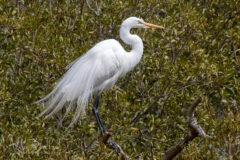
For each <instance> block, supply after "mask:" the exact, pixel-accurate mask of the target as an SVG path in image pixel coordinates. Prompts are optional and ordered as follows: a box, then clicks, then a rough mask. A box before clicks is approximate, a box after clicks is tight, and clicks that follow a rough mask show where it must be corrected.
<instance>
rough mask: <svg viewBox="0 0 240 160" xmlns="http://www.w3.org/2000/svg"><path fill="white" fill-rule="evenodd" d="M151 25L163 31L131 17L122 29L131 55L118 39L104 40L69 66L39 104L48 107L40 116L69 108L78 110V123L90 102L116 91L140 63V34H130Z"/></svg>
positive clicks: (76, 115) (121, 31)
mask: <svg viewBox="0 0 240 160" xmlns="http://www.w3.org/2000/svg"><path fill="white" fill-rule="evenodd" d="M148 26H149V27H155V28H160V26H156V25H152V24H149V23H146V22H144V21H143V20H142V19H139V18H136V17H130V18H128V19H126V20H125V21H124V22H123V23H122V25H121V28H120V37H121V39H122V40H123V41H124V42H125V43H126V44H128V45H130V46H131V47H132V50H131V51H130V52H126V51H125V50H124V48H123V47H122V46H121V44H120V43H119V42H118V41H116V40H114V39H109V40H104V41H102V42H99V43H97V44H96V45H95V46H94V47H93V48H91V49H90V50H89V51H88V52H87V53H85V54H84V55H83V56H81V57H80V58H78V59H77V60H75V61H74V62H72V63H71V64H70V65H68V66H67V69H68V71H67V72H66V73H65V74H64V75H63V76H62V78H61V79H60V80H59V81H58V83H57V85H56V87H55V88H54V89H53V91H52V92H51V93H49V94H48V95H47V96H46V97H44V98H43V99H41V100H40V101H38V102H43V103H44V104H45V106H46V108H45V110H44V111H43V112H42V113H41V114H40V116H41V115H43V114H48V115H47V116H46V118H48V117H51V116H52V115H53V114H55V113H57V112H58V111H60V110H61V109H62V108H63V107H66V114H67V113H68V112H69V111H70V110H74V109H75V116H74V118H73V121H72V124H73V123H74V122H76V121H77V120H78V118H79V117H80V116H81V115H84V114H85V110H86V107H87V106H88V103H89V100H90V99H92V96H93V95H94V94H95V93H99V94H100V93H101V92H103V91H105V90H108V89H110V88H112V87H113V86H114V84H115V83H116V81H117V80H118V79H119V78H120V77H123V76H124V75H125V74H126V73H127V72H129V71H130V70H132V69H133V68H134V67H135V66H136V65H137V64H138V62H139V61H140V59H141V57H142V53H143V43H142V40H141V39H140V38H139V37H138V36H137V35H132V34H131V33H130V29H131V28H147V27H148ZM75 107H76V108H75Z"/></svg>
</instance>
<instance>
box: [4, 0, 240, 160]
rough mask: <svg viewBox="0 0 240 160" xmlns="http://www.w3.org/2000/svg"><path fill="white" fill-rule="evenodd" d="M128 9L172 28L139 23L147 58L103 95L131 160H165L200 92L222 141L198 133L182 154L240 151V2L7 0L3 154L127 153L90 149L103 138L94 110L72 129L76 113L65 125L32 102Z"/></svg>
mask: <svg viewBox="0 0 240 160" xmlns="http://www.w3.org/2000/svg"><path fill="white" fill-rule="evenodd" d="M129 16H137V17H141V18H143V19H144V20H145V21H147V22H151V23H155V24H159V25H163V26H165V28H166V29H165V30H164V31H161V30H155V29H147V30H144V29H138V30H133V32H134V33H136V34H138V35H139V36H140V37H141V38H142V39H143V42H144V47H145V48H144V55H143V58H142V61H141V62H140V64H139V65H138V66H137V67H136V68H135V69H134V71H132V72H131V73H129V74H128V75H127V76H126V77H125V78H124V79H121V80H120V81H118V83H117V85H116V86H115V87H114V88H113V89H112V90H110V91H108V92H105V93H104V94H103V98H102V101H101V107H100V116H101V117H102V120H103V121H104V124H105V126H106V128H112V130H113V132H114V133H113V135H112V138H113V139H114V140H115V141H116V142H118V143H119V144H120V145H121V146H122V147H123V149H124V151H126V153H127V154H128V155H129V156H130V157H132V159H153V158H156V159H161V157H162V156H163V155H164V151H166V150H167V149H168V148H169V147H171V146H172V145H174V144H176V143H178V142H179V141H180V140H181V139H182V138H183V137H184V135H185V134H186V133H187V132H188V130H189V129H188V126H187V123H186V109H187V107H188V106H189V105H190V104H191V102H192V101H193V100H194V99H195V98H196V97H201V99H202V102H201V103H200V105H199V106H198V108H197V110H196V117H197V119H198V122H199V124H200V125H201V126H202V127H203V129H204V130H205V132H206V133H207V134H209V135H210V136H212V137H213V139H204V138H196V139H195V140H194V141H192V142H191V143H190V144H189V146H188V147H186V148H185V149H184V150H183V152H181V154H179V155H178V158H179V159H238V158H239V157H240V134H239V133H240V126H239V124H240V114H239V111H238V110H239V103H240V101H239V97H240V93H239V89H240V80H239V78H240V49H239V45H240V1H238V0H202V1H189V0H183V1H177V0H164V1H160V0H159V1H158V0H130V1H121V0H116V1H111V0H102V1H100V0H98V1H97V3H96V1H90V0H89V1H88V3H86V1H85V0H82V1H81V0H66V1H64V0H61V1H53V0H48V1H47V0H35V1H32V0H1V1H0V159H89V158H91V159H120V156H119V155H118V154H117V153H116V152H114V151H112V150H111V149H109V148H107V147H106V146H105V145H102V144H98V145H97V146H96V147H95V148H94V149H93V150H91V151H90V152H88V154H87V153H86V152H85V149H86V147H87V146H88V145H89V144H90V143H91V142H92V141H93V140H94V138H96V137H97V136H99V130H98V128H97V126H96V123H95V119H94V117H93V115H92V113H91V110H90V107H89V110H88V114H87V115H86V116H85V117H83V118H82V119H81V120H80V121H79V123H77V124H76V125H75V126H74V127H73V128H68V127H67V126H68V124H69V120H70V119H71V117H72V115H69V117H67V119H66V120H65V121H64V122H63V127H61V128H57V127H56V122H57V117H56V118H52V119H49V120H44V119H43V118H42V117H41V118H36V117H37V115H38V114H39V113H40V112H41V111H42V110H43V108H42V107H41V106H40V105H35V104H33V102H35V101H36V100H38V99H40V98H41V97H43V96H44V95H46V94H47V93H49V92H50V91H51V89H52V88H53V87H54V83H55V82H56V81H57V79H58V78H60V77H61V75H63V73H64V72H66V70H65V66H66V65H67V64H69V63H70V62H72V61H73V60H74V59H76V58H77V57H79V56H81V55H82V54H83V53H85V52H86V51H87V50H88V49H90V48H91V47H92V46H93V45H94V44H95V43H97V42H99V41H101V40H103V39H108V38H115V39H117V40H119V26H120V24H121V22H122V21H123V20H124V19H125V18H127V17H129ZM123 45H124V44H123ZM124 47H125V48H126V49H127V50H129V49H130V48H129V47H128V46H126V45H124ZM147 108H149V109H148V110H147V112H145V113H144V114H141V113H142V112H143V111H144V110H146V109H147ZM137 115H141V116H140V117H139V119H138V120H137V121H134V123H133V122H132V121H133V119H134V117H136V116H137Z"/></svg>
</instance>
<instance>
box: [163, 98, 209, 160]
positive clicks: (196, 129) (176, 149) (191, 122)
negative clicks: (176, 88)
mask: <svg viewBox="0 0 240 160" xmlns="http://www.w3.org/2000/svg"><path fill="white" fill-rule="evenodd" d="M200 102H201V100H200V98H196V99H195V100H194V102H193V103H192V104H191V106H190V107H189V108H188V112H187V120H188V126H189V128H190V132H189V133H188V134H187V135H186V136H185V138H184V139H183V140H182V141H181V142H180V143H178V144H177V145H175V146H173V147H171V148H170V149H168V150H167V151H166V152H165V155H164V157H163V160H170V159H173V158H174V157H176V156H177V154H179V153H180V152H181V151H182V150H183V148H184V147H186V146H187V145H188V143H189V142H191V141H192V140H193V139H194V138H196V137H204V138H206V137H207V138H211V137H210V136H208V135H207V134H206V133H205V132H204V130H203V129H202V127H201V126H199V125H198V123H197V120H196V119H195V117H194V111H195V109H196V107H197V105H198V104H199V103H200Z"/></svg>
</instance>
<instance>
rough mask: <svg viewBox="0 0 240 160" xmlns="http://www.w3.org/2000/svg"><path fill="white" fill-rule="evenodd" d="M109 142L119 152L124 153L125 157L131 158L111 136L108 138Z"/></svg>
mask: <svg viewBox="0 0 240 160" xmlns="http://www.w3.org/2000/svg"><path fill="white" fill-rule="evenodd" d="M107 144H108V145H109V146H110V147H111V148H112V149H116V150H118V152H119V153H120V154H121V155H122V157H123V159H129V157H128V155H127V154H125V153H124V152H123V149H122V147H121V146H120V145H119V144H117V143H116V142H114V141H113V140H112V139H111V138H109V139H108V140H107Z"/></svg>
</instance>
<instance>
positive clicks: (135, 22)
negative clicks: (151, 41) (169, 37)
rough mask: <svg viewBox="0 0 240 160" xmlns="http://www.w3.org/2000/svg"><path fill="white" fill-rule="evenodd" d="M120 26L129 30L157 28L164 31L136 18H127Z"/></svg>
mask: <svg viewBox="0 0 240 160" xmlns="http://www.w3.org/2000/svg"><path fill="white" fill-rule="evenodd" d="M122 26H126V27H130V28H149V27H151V28H158V29H164V27H162V26H158V25H155V24H151V23H147V22H144V20H143V19H140V18H137V17H129V18H127V19H126V20H124V21H123V23H122Z"/></svg>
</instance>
